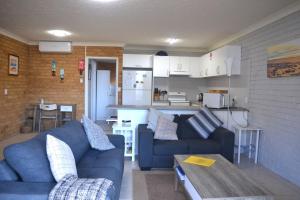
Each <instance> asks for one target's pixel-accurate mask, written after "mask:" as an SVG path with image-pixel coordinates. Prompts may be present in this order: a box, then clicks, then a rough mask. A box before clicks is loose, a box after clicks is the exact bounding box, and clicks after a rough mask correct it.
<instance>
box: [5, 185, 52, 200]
mask: <svg viewBox="0 0 300 200" xmlns="http://www.w3.org/2000/svg"><path fill="white" fill-rule="evenodd" d="M54 185H55V183H31V182H13V181H4V182H0V199H3V200H48V194H49V193H50V191H51V189H52V188H53V187H54Z"/></svg>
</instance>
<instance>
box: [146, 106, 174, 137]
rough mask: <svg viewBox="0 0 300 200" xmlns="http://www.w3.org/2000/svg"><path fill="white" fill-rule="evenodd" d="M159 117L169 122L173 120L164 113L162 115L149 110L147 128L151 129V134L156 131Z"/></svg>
mask: <svg viewBox="0 0 300 200" xmlns="http://www.w3.org/2000/svg"><path fill="white" fill-rule="evenodd" d="M160 116H164V117H165V118H166V119H169V120H170V121H173V120H174V116H173V115H168V114H165V113H162V112H160V111H158V110H156V109H154V108H150V109H149V114H148V126H147V128H149V129H151V130H152V131H153V132H155V130H156V126H157V122H158V119H159V117H160Z"/></svg>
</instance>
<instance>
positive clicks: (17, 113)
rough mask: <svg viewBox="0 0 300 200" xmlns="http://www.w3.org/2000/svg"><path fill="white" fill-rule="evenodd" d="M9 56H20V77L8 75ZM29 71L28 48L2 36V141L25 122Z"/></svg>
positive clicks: (0, 68) (0, 135) (0, 107)
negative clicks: (5, 92)
mask: <svg viewBox="0 0 300 200" xmlns="http://www.w3.org/2000/svg"><path fill="white" fill-rule="evenodd" d="M9 54H14V55H17V56H19V75H18V76H9V75H8V55H9ZM28 69H29V66H28V46H27V45H26V44H24V43H22V42H18V41H16V40H13V39H11V38H8V37H6V36H3V35H1V34H0V113H1V114H0V140H2V139H4V138H7V137H9V136H12V135H14V134H16V133H18V132H19V131H20V126H21V124H22V123H23V122H24V119H25V117H24V113H25V107H26V98H25V96H26V89H27V80H28V79H27V78H28V77H27V73H28ZM4 88H7V89H8V95H7V96H5V95H4Z"/></svg>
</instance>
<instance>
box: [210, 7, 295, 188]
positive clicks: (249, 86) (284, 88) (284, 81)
mask: <svg viewBox="0 0 300 200" xmlns="http://www.w3.org/2000/svg"><path fill="white" fill-rule="evenodd" d="M296 38H300V11H299V12H297V13H294V14H291V15H290V16H288V17H285V18H283V19H281V20H279V21H277V22H274V23H272V24H270V25H267V26H265V27H263V28H261V29H259V30H257V31H255V32H252V33H250V34H248V35H246V36H244V37H241V38H240V39H238V40H236V41H234V42H232V44H238V45H241V46H242V75H241V77H233V78H232V79H233V83H232V85H233V93H234V94H236V95H238V96H242V97H239V98H240V99H241V101H242V99H243V96H248V97H249V102H248V105H247V107H248V108H249V109H250V113H249V117H250V123H251V124H252V125H254V126H259V127H262V128H263V129H264V133H263V135H262V138H261V142H260V147H261V149H260V157H259V161H260V163H261V164H263V165H264V166H266V167H268V168H270V169H271V170H273V171H275V172H277V173H278V174H280V175H282V176H283V177H286V178H287V179H289V180H290V181H292V182H294V183H296V184H297V185H299V186H300V171H299V169H300V76H298V77H288V78H273V79H269V78H267V73H266V71H267V70H266V66H267V53H266V48H267V47H269V46H271V45H275V44H279V43H281V42H285V41H288V40H292V39H296ZM226 83H227V81H226V78H216V79H209V80H207V86H208V87H209V88H213V87H218V86H220V87H221V86H222V85H224V84H226ZM240 103H241V102H240Z"/></svg>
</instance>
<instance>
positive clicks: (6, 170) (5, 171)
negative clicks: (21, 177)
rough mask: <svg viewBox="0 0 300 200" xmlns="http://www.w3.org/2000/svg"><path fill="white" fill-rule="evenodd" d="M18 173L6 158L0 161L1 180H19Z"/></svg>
mask: <svg viewBox="0 0 300 200" xmlns="http://www.w3.org/2000/svg"><path fill="white" fill-rule="evenodd" d="M17 180H18V175H17V174H16V173H15V172H14V171H13V170H12V168H10V167H9V166H8V165H7V163H6V161H5V160H1V161H0V181H17Z"/></svg>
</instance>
